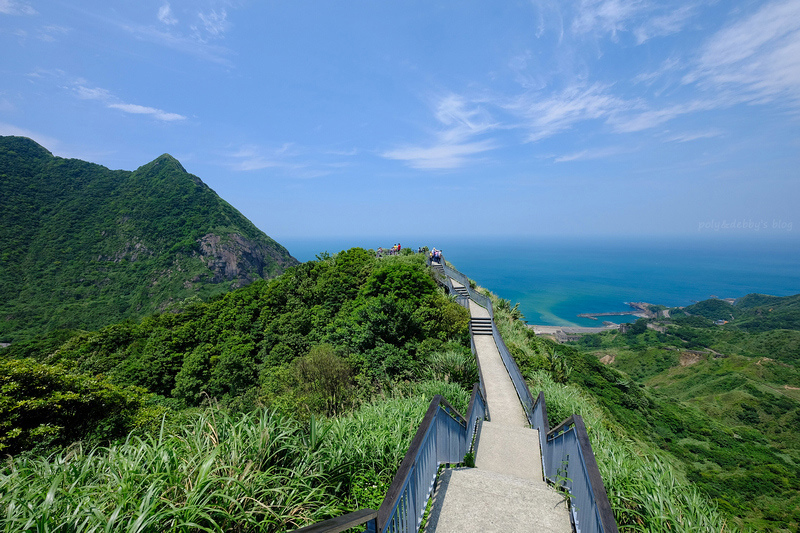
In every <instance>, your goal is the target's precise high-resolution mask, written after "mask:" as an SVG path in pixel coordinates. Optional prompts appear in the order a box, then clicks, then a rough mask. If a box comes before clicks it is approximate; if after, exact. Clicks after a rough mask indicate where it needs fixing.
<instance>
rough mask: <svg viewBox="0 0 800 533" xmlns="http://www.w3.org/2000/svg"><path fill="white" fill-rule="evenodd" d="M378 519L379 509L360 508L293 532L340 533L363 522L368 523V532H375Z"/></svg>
mask: <svg viewBox="0 0 800 533" xmlns="http://www.w3.org/2000/svg"><path fill="white" fill-rule="evenodd" d="M377 520H378V511H376V510H375V509H359V510H358V511H353V512H352V513H347V514H345V515H342V516H337V517H334V518H329V519H327V520H323V521H322V522H317V523H315V524H311V525H310V526H306V527H301V528H300V529H295V530H294V531H293V532H292V533H340V532H341V531H345V530H347V529H350V528H351V527H357V526H360V525H361V524H367V529H366V531H367V533H374V532H375V531H377Z"/></svg>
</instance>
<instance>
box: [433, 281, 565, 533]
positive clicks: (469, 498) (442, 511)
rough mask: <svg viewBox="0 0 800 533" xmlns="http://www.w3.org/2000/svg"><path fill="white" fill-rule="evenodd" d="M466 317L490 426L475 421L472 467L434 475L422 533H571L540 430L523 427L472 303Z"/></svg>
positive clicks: (485, 318) (481, 311) (487, 327)
mask: <svg viewBox="0 0 800 533" xmlns="http://www.w3.org/2000/svg"><path fill="white" fill-rule="evenodd" d="M456 285H457V282H454V281H453V286H454V287H455V286H456ZM458 285H460V284H458ZM462 288H463V286H462ZM456 290H458V289H456ZM470 313H471V315H472V320H471V326H472V334H473V340H474V341H475V348H476V351H477V353H478V360H479V361H480V364H481V372H482V376H483V383H484V386H485V388H486V396H487V397H486V401H487V404H488V406H489V414H490V416H491V421H488V422H482V423H481V426H480V429H479V432H478V435H477V437H476V439H475V441H476V452H475V468H453V469H447V470H445V471H444V472H443V473H442V474H441V475H440V476H439V480H438V482H437V486H436V491H435V493H434V496H433V506H432V508H431V512H430V515H429V517H428V522H427V524H426V526H425V531H426V532H438V533H471V532H476V533H478V532H480V533H486V532H495V531H496V532H528V533H530V532H533V533H539V532H541V533H545V532H547V533H551V532H556V533H570V532H572V525H571V523H570V518H569V511H568V509H567V505H566V503H567V502H566V500H565V498H564V496H563V495H562V494H561V493H559V492H558V491H556V490H555V489H553V488H552V487H550V486H549V485H548V484H547V483H546V482H545V481H544V476H543V474H542V458H541V451H540V449H539V432H538V431H537V430H534V429H530V428H529V427H528V426H527V418H526V417H525V412H524V411H523V409H522V405H521V404H520V402H519V397H518V396H517V393H516V389H514V385H513V383H512V382H511V378H510V377H509V376H508V372H507V371H506V369H505V365H504V364H503V362H502V359H501V358H500V352H499V351H498V349H497V345H496V344H495V342H494V338H493V337H491V336H490V335H491V333H492V331H491V329H492V323H491V318H489V313H488V311H487V310H486V309H485V308H483V307H480V306H478V305H477V304H475V302H474V301H472V300H470Z"/></svg>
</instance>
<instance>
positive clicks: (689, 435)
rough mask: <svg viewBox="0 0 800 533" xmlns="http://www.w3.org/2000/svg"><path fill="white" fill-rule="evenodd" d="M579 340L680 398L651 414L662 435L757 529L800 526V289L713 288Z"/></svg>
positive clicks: (712, 492) (661, 393)
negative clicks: (724, 294)
mask: <svg viewBox="0 0 800 533" xmlns="http://www.w3.org/2000/svg"><path fill="white" fill-rule="evenodd" d="M570 344H572V345H574V346H575V347H578V348H580V349H581V351H582V352H583V353H585V354H591V355H593V356H594V357H596V358H597V359H598V360H600V361H603V363H605V364H606V365H608V366H610V367H613V368H614V369H617V370H620V371H622V372H624V373H625V374H627V376H629V377H630V378H631V383H632V384H634V385H635V386H637V387H641V388H643V389H644V390H648V391H651V392H652V395H653V398H654V399H656V400H657V401H658V402H659V403H661V402H672V404H673V405H674V406H675V408H673V409H670V411H669V415H668V417H667V418H666V419H665V420H663V421H662V420H659V418H660V417H655V416H654V417H652V418H651V419H650V418H648V424H650V425H652V426H653V428H654V429H655V430H656V431H655V432H654V433H653V434H654V435H656V436H657V439H656V442H657V443H658V445H659V446H660V447H662V448H664V449H665V450H668V451H669V452H670V453H671V454H672V455H674V456H675V457H677V458H678V459H679V460H680V461H681V463H682V464H683V468H685V471H686V473H687V476H688V478H689V479H691V480H692V481H693V482H694V483H696V484H697V485H698V486H699V487H701V488H702V489H703V490H704V491H705V492H706V494H708V495H709V496H710V497H712V498H714V499H715V500H716V501H717V502H718V504H719V505H720V507H721V508H723V509H725V510H727V511H728V512H729V513H730V514H731V515H734V516H739V517H741V519H742V521H743V523H744V524H746V525H748V526H750V527H752V528H754V529H755V530H757V531H782V532H783V531H796V528H797V527H798V524H800V511H798V509H800V484H798V481H797V480H798V479H800V295H794V296H785V297H777V296H767V295H762V294H749V295H747V296H744V297H742V298H739V299H737V300H736V301H735V302H733V303H731V302H728V301H725V300H720V299H716V298H713V299H709V300H705V301H702V302H698V303H696V304H694V305H691V306H687V307H685V308H673V309H669V310H667V316H664V314H663V313H662V314H661V315H659V317H658V318H654V319H649V320H647V319H639V320H638V321H637V322H636V323H635V324H634V325H633V326H632V327H630V328H628V330H627V332H626V333H621V332H618V331H616V330H614V331H608V332H604V333H600V334H595V335H586V336H583V337H582V338H581V339H580V340H579V341H577V342H574V343H570ZM571 349H572V348H571V347H568V346H564V347H563V348H562V350H571ZM665 405H666V404H665ZM679 406H682V409H683V410H684V412H683V413H682V412H681V410H680V409H678V407H679ZM687 409H688V410H687ZM692 410H693V411H694V412H695V413H696V414H695V415H692V416H689V415H688V414H687V413H691V411H692ZM630 420H631V421H633V420H634V418H631V419H630ZM629 429H631V430H633V429H634V426H633V424H630V425H629ZM676 429H680V431H676Z"/></svg>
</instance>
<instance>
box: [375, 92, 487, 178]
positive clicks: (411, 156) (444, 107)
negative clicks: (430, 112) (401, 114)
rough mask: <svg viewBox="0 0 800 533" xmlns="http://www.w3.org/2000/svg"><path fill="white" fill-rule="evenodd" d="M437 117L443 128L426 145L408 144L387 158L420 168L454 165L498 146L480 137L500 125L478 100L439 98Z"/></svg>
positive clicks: (392, 150)
mask: <svg viewBox="0 0 800 533" xmlns="http://www.w3.org/2000/svg"><path fill="white" fill-rule="evenodd" d="M434 117H435V118H436V120H437V121H438V122H439V124H440V129H439V130H438V131H437V132H436V133H435V134H434V141H433V142H431V143H428V144H426V145H406V146H400V147H397V148H394V149H391V150H387V151H385V152H383V153H382V154H381V156H382V157H385V158H386V159H394V160H398V161H404V162H405V163H406V164H407V165H408V166H410V167H411V168H417V169H454V168H459V167H462V166H464V165H466V164H467V163H469V162H470V161H471V157H470V156H473V155H476V154H479V153H482V152H487V151H489V150H493V149H495V148H496V147H497V146H496V144H495V142H494V141H492V140H489V139H483V140H478V139H476V138H477V137H479V136H481V135H483V134H485V133H487V132H489V131H491V130H493V129H496V128H498V127H499V126H498V124H497V123H495V122H494V121H493V120H492V118H491V116H490V115H489V113H488V112H487V111H486V110H485V109H484V108H483V107H481V106H480V105H479V103H478V102H474V101H469V100H467V99H466V98H464V97H462V96H459V95H456V94H447V95H445V96H443V97H441V98H440V99H439V101H438V102H437V105H436V109H435V111H434Z"/></svg>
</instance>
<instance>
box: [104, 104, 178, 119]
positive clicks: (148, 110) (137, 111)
mask: <svg viewBox="0 0 800 533" xmlns="http://www.w3.org/2000/svg"><path fill="white" fill-rule="evenodd" d="M108 107H109V108H111V109H119V110H120V111H124V112H126V113H132V114H134V115H152V116H153V117H154V118H157V119H158V120H163V121H165V122H172V121H175V120H185V119H186V117H184V116H183V115H179V114H177V113H167V112H166V111H162V110H160V109H156V108H154V107H146V106H143V105H137V104H108Z"/></svg>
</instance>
